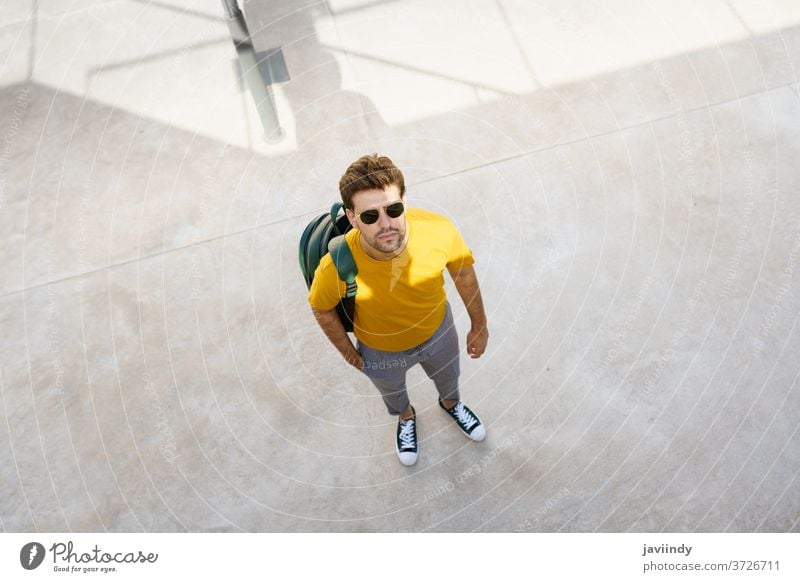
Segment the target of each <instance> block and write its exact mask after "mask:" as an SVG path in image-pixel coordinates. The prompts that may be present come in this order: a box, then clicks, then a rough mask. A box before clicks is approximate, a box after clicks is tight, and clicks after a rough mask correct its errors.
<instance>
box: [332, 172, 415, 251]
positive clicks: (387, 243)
mask: <svg viewBox="0 0 800 582" xmlns="http://www.w3.org/2000/svg"><path fill="white" fill-rule="evenodd" d="M401 201H403V198H402V197H401V196H400V190H399V189H398V188H397V186H395V185H394V184H393V185H391V186H388V187H387V188H386V189H385V190H362V191H361V192H357V193H356V194H354V195H353V198H352V203H353V210H349V209H348V210H347V211H346V213H347V217H348V218H349V219H350V224H352V225H353V228H357V229H358V230H360V231H361V236H362V238H363V239H364V242H365V243H367V244H368V245H369V246H371V247H372V248H374V249H376V250H378V251H380V252H382V253H393V252H396V251H398V250H399V249H400V247H401V246H402V245H403V241H404V240H405V238H406V213H405V212H403V214H401V215H400V216H398V217H397V218H390V217H389V215H388V214H386V209H385V207H386V206H388V205H389V204H392V203H394V202H401ZM371 208H375V209H377V210H378V212H379V214H378V220H377V221H376V222H373V223H372V224H364V222H363V221H362V220H361V218H360V217H359V216H357V215H358V214H360V213H362V212H364V211H365V210H369V209H371Z"/></svg>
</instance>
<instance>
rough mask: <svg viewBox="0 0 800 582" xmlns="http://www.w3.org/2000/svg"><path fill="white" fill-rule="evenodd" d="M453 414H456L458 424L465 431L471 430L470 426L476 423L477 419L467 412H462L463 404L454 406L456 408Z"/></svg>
mask: <svg viewBox="0 0 800 582" xmlns="http://www.w3.org/2000/svg"><path fill="white" fill-rule="evenodd" d="M453 412H455V413H456V416H457V417H458V422H459V423H460V424H461V425H463V426H464V428H465V429H467V430H469V429H470V428H472V425H473V424H475V423H476V422H478V419H477V418H475V417H474V416H472V415H471V414H470V413H469V412H467V411H466V410H464V404H463V403H462V402H459V403H458V404H456V407H455V408H454V409H453Z"/></svg>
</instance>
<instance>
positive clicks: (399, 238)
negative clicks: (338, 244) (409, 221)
mask: <svg viewBox="0 0 800 582" xmlns="http://www.w3.org/2000/svg"><path fill="white" fill-rule="evenodd" d="M362 234H363V233H362ZM386 234H392V235H393V236H392V237H390V238H379V237H380V236H381V235H386ZM405 237H406V231H405V228H387V229H384V230H382V231H380V232H377V233H375V235H374V236H365V237H364V240H365V241H366V242H367V244H368V245H369V246H371V247H372V248H373V249H377V250H379V251H380V252H382V253H393V252H395V251H397V250H398V249H399V248H400V246H401V245H402V244H403V239H404V238H405Z"/></svg>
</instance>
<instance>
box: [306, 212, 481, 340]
mask: <svg viewBox="0 0 800 582" xmlns="http://www.w3.org/2000/svg"><path fill="white" fill-rule="evenodd" d="M406 217H407V222H408V241H407V243H406V248H405V249H403V252H402V253H400V254H399V255H398V256H397V257H395V258H393V259H389V260H386V261H380V260H377V259H373V258H372V257H370V256H369V255H368V254H367V253H365V252H364V249H362V248H361V241H360V237H361V232H360V231H359V230H358V229H356V228H354V229H352V230H350V231H348V232H347V234H345V241H346V242H347V246H348V247H350V251H351V252H352V253H353V258H354V259H355V262H356V265H357V266H358V275H357V276H356V284H357V285H358V292H357V293H356V309H355V319H354V322H353V329H354V333H355V336H356V337H357V338H358V339H359V340H361V342H362V343H364V344H366V345H367V346H369V347H371V348H373V349H376V350H383V351H387V352H400V351H404V350H409V349H411V348H413V347H415V346H418V345H419V344H421V343H422V342H424V341H425V340H427V339H429V338H430V337H431V336H432V335H433V333H434V332H435V331H436V329H437V328H438V327H439V325H440V324H441V323H442V321H443V320H444V315H445V299H446V295H445V290H444V277H443V272H444V269H445V268H450V267H454V268H456V269H460V268H463V267H466V266H469V265H472V264H473V263H474V262H475V259H474V258H473V256H472V252H471V251H470V249H469V248H468V247H467V245H466V243H465V242H464V239H463V238H461V234H460V233H459V232H458V229H457V228H456V227H455V225H454V224H453V223H452V222H451V221H450V220H448V219H447V218H445V217H444V216H441V215H440V214H436V213H434V212H430V211H428V210H422V209H421V208H407V209H406ZM345 287H346V286H345V283H344V282H343V281H341V280H340V279H339V276H338V274H337V273H336V267H335V266H334V264H333V261H332V260H331V256H330V254H326V255H325V256H323V257H322V260H321V261H320V263H319V266H318V267H317V270H316V272H315V273H314V281H313V282H312V284H311V289H310V290H309V293H308V302H309V303H310V304H311V307H313V308H314V309H317V310H319V311H327V310H330V309H333V308H334V307H336V305H337V304H338V303H339V298H340V297H344V296H345Z"/></svg>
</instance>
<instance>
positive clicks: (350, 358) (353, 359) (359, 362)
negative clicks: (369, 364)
mask: <svg viewBox="0 0 800 582" xmlns="http://www.w3.org/2000/svg"><path fill="white" fill-rule="evenodd" d="M344 359H345V361H346V362H347V363H348V364H350V365H351V366H353V367H354V368H355V369H356V370H361V369H362V368H363V367H364V358H363V357H362V356H361V353H360V352H359V351H358V350H356V349H355V348H353V351H352V352H348V353H347V355H345V356H344Z"/></svg>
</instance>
